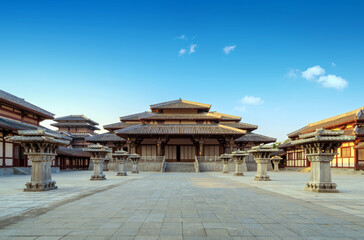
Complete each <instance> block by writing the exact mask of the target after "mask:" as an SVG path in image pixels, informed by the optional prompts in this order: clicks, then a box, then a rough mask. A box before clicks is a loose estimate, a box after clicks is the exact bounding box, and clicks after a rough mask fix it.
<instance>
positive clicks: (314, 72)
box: [301, 65, 325, 80]
mask: <svg viewBox="0 0 364 240" xmlns="http://www.w3.org/2000/svg"><path fill="white" fill-rule="evenodd" d="M324 74H325V69H323V68H322V67H320V66H319V65H317V66H314V67H310V68H307V70H306V71H304V72H302V75H301V76H302V77H303V78H304V79H307V80H312V79H314V78H315V77H317V76H321V75H324Z"/></svg>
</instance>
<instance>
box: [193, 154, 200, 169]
mask: <svg viewBox="0 0 364 240" xmlns="http://www.w3.org/2000/svg"><path fill="white" fill-rule="evenodd" d="M194 165H195V171H196V173H199V172H200V165H199V163H198V158H197V156H195V163H194Z"/></svg>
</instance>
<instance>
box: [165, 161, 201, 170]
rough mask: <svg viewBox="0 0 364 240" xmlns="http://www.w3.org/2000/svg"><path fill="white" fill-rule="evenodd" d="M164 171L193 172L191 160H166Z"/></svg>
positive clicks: (193, 167) (193, 166)
mask: <svg viewBox="0 0 364 240" xmlns="http://www.w3.org/2000/svg"><path fill="white" fill-rule="evenodd" d="M166 164H167V167H166V172H195V165H194V163H193V162H167V163H166Z"/></svg>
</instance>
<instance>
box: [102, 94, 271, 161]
mask: <svg viewBox="0 0 364 240" xmlns="http://www.w3.org/2000/svg"><path fill="white" fill-rule="evenodd" d="M210 108H211V105H209V104H203V103H197V102H191V101H186V100H182V99H178V100H175V101H169V102H163V103H158V104H154V105H150V111H146V112H142V113H137V114H132V115H128V116H123V117H120V122H117V123H113V124H109V125H105V126H104V129H106V130H108V131H110V132H113V133H114V134H116V135H117V136H119V137H121V138H123V139H125V143H124V149H125V150H128V151H129V152H131V153H138V154H140V155H141V156H165V157H166V161H169V162H179V161H181V162H192V161H194V160H195V156H206V157H217V156H220V155H221V154H223V153H231V152H232V151H234V150H236V149H244V148H248V147H251V146H254V145H258V144H260V143H270V142H274V141H275V140H276V139H275V138H271V137H267V136H263V135H259V134H256V133H253V132H252V131H254V130H256V129H257V128H258V126H257V125H253V124H248V123H244V122H241V117H238V116H232V115H228V114H223V113H218V112H214V111H210Z"/></svg>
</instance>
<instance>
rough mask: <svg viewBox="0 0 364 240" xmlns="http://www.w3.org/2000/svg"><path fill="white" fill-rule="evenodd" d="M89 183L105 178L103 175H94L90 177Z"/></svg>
mask: <svg viewBox="0 0 364 240" xmlns="http://www.w3.org/2000/svg"><path fill="white" fill-rule="evenodd" d="M90 180H91V181H94V180H106V177H105V175H103V176H95V175H92V176H91V178H90Z"/></svg>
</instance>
